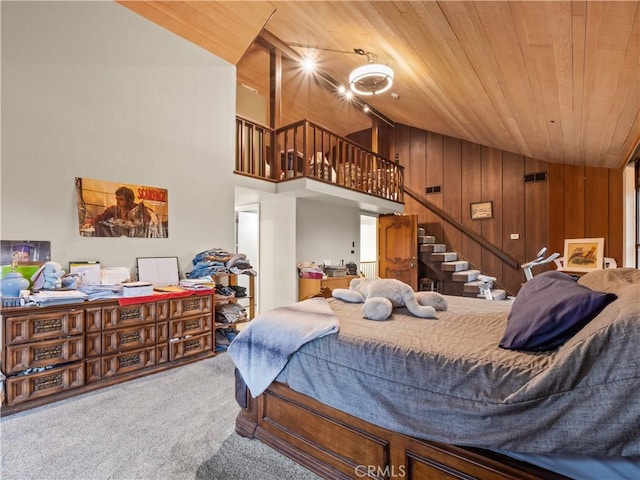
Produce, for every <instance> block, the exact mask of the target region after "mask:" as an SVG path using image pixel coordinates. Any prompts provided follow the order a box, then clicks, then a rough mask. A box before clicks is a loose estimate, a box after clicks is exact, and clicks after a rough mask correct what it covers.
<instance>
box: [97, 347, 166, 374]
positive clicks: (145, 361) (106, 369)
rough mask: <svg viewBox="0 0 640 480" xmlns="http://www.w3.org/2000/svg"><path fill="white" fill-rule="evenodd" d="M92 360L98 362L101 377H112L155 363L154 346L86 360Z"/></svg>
mask: <svg viewBox="0 0 640 480" xmlns="http://www.w3.org/2000/svg"><path fill="white" fill-rule="evenodd" d="M93 361H98V362H100V367H101V377H102V378H107V377H113V376H116V375H121V374H123V373H128V372H134V371H136V370H142V369H143V368H147V367H152V366H154V365H155V364H156V347H155V346H154V347H148V348H144V349H141V350H134V351H131V352H121V353H116V354H115V355H109V356H106V357H101V358H98V359H95V360H88V361H87V362H93Z"/></svg>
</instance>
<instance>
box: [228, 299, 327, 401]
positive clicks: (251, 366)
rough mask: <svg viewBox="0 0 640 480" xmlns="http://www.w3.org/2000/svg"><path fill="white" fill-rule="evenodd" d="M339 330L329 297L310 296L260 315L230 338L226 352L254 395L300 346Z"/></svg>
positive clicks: (255, 395)
mask: <svg viewBox="0 0 640 480" xmlns="http://www.w3.org/2000/svg"><path fill="white" fill-rule="evenodd" d="M337 331H338V318H337V317H336V316H335V314H334V313H333V310H331V307H330V306H329V304H328V303H327V300H326V298H322V297H318V298H310V299H308V300H303V301H302V302H297V303H294V304H292V305H289V306H286V307H280V308H274V309H273V310H269V311H268V312H264V313H262V314H260V315H258V316H257V317H256V318H255V319H253V320H252V321H251V322H250V323H248V324H247V326H246V327H245V328H244V329H243V330H242V331H241V332H240V333H239V334H238V336H237V337H236V338H235V339H234V340H233V342H231V345H229V348H228V349H227V352H228V353H229V356H230V357H231V359H232V360H233V362H234V363H235V365H236V368H237V369H238V371H239V372H240V374H241V375H242V378H243V379H244V381H245V383H246V384H247V386H248V387H249V390H250V391H251V395H252V396H253V397H254V398H255V397H257V396H258V395H260V394H261V393H262V392H264V391H265V390H266V388H267V387H268V386H269V384H270V383H271V382H272V381H273V380H274V379H275V378H276V377H277V376H278V374H279V373H280V371H281V370H282V369H283V368H284V367H285V365H286V364H287V362H288V361H289V357H290V356H291V355H292V354H293V353H295V352H296V351H297V350H298V349H299V348H300V347H302V346H303V345H304V344H305V343H307V342H310V341H311V340H314V339H316V338H320V337H323V336H325V335H328V334H331V333H335V332H337Z"/></svg>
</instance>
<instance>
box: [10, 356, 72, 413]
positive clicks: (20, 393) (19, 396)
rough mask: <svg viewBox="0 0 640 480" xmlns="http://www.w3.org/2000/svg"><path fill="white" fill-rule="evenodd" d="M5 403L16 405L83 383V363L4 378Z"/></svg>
mask: <svg viewBox="0 0 640 480" xmlns="http://www.w3.org/2000/svg"><path fill="white" fill-rule="evenodd" d="M5 385H6V391H7V404H8V405H16V404H18V403H22V402H26V401H27V400H34V399H36V398H40V397H46V396H47V395H52V394H54V393H58V392H62V391H64V390H68V389H70V388H76V387H81V386H82V385H84V364H83V363H81V362H80V363H74V364H71V365H65V366H64V367H58V368H53V369H51V370H45V371H44V372H40V373H32V374H31V375H18V376H14V377H8V378H7V379H6V380H5Z"/></svg>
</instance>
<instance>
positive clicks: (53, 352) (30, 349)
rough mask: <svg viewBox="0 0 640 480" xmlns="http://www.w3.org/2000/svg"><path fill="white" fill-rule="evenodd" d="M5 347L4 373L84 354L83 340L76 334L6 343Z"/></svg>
mask: <svg viewBox="0 0 640 480" xmlns="http://www.w3.org/2000/svg"><path fill="white" fill-rule="evenodd" d="M6 349H7V354H6V371H5V373H6V374H8V375H11V374H13V373H19V372H22V371H24V370H26V369H28V368H40V367H47V366H50V365H59V364H61V363H67V362H75V361H80V360H82V358H83V356H84V341H83V339H82V336H76V337H67V338H58V339H56V340H43V341H41V342H34V343H23V344H19V345H8V346H7V347H6Z"/></svg>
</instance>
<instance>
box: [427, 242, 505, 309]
mask: <svg viewBox="0 0 640 480" xmlns="http://www.w3.org/2000/svg"><path fill="white" fill-rule="evenodd" d="M418 255H419V259H420V278H419V280H418V290H422V291H424V290H434V291H437V292H440V293H442V294H444V295H457V296H462V297H483V295H482V294H480V287H481V286H482V285H484V282H482V281H480V280H478V276H480V275H482V272H481V271H480V270H477V269H475V268H473V266H472V265H470V264H469V262H467V261H466V260H464V259H461V258H460V256H459V254H458V253H457V252H453V251H450V250H448V249H447V246H446V245H445V244H443V243H436V237H434V236H431V235H420V236H418ZM496 287H497V284H496ZM491 294H492V296H493V298H494V300H504V299H506V298H507V292H506V291H505V290H504V289H501V288H494V285H492V286H491Z"/></svg>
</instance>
